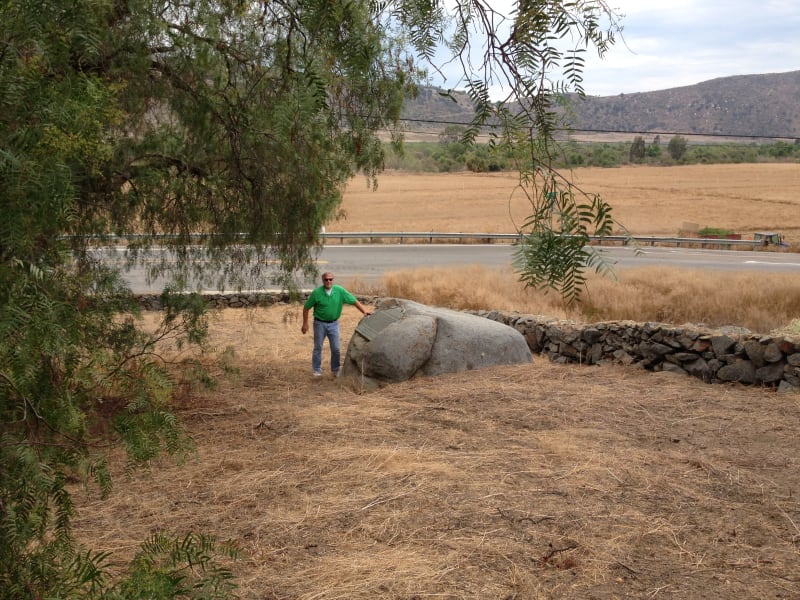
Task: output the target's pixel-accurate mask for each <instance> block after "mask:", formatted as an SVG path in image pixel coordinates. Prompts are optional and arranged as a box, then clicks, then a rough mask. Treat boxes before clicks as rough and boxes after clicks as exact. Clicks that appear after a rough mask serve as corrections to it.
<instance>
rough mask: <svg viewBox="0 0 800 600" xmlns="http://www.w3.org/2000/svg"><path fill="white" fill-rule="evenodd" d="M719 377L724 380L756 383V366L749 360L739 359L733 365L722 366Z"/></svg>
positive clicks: (718, 373) (718, 372)
mask: <svg viewBox="0 0 800 600" xmlns="http://www.w3.org/2000/svg"><path fill="white" fill-rule="evenodd" d="M717 377H718V378H719V379H721V380H722V381H738V382H739V383H754V382H755V380H756V368H755V367H754V366H753V363H751V362H750V361H749V360H737V361H736V362H734V363H733V364H731V365H725V366H724V367H720V369H719V371H717Z"/></svg>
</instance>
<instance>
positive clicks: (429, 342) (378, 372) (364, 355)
mask: <svg viewBox="0 0 800 600" xmlns="http://www.w3.org/2000/svg"><path fill="white" fill-rule="evenodd" d="M532 360H533V359H532V357H531V351H530V349H529V348H528V344H527V342H526V341H525V338H524V337H523V335H522V334H521V333H520V332H519V331H517V330H516V329H514V328H513V327H509V326H508V325H504V324H503V323H499V322H497V321H491V320H489V319H486V318H484V317H478V316H475V315H470V314H466V313H461V312H458V311H454V310H449V309H446V308H434V307H430V306H426V305H424V304H419V303H417V302H412V301H410V300H403V299H398V298H389V299H384V300H381V301H380V302H378V303H377V305H376V311H375V313H374V314H373V315H370V316H368V317H365V318H364V319H362V320H361V322H360V323H359V324H358V327H356V330H355V332H354V333H353V336H352V338H351V339H350V344H349V346H348V348H347V354H346V356H345V360H344V366H343V368H342V374H343V375H344V376H345V377H355V378H358V379H360V380H361V381H362V383H364V384H366V385H367V386H368V387H375V386H379V385H382V384H385V383H388V382H396V381H405V380H407V379H411V378H412V377H415V376H419V375H427V376H430V375H438V374H440V373H455V372H459V371H468V370H471V369H481V368H484V367H490V366H494V365H508V364H518V363H529V362H531V361H532Z"/></svg>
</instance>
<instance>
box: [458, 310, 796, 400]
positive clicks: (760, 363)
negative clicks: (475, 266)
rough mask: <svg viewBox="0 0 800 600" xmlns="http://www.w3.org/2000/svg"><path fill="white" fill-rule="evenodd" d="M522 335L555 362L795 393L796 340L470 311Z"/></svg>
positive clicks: (721, 331)
mask: <svg viewBox="0 0 800 600" xmlns="http://www.w3.org/2000/svg"><path fill="white" fill-rule="evenodd" d="M471 312H472V313H473V314H478V315H481V316H484V317H486V318H488V319H492V320H494V321H500V322H501V323H505V324H506V325H509V326H511V327H514V328H515V329H516V330H517V331H519V332H520V333H522V335H524V336H525V339H526V340H527V341H528V346H529V347H530V349H531V352H533V353H534V354H542V355H545V356H547V357H549V359H550V360H552V361H555V362H559V363H580V364H587V365H599V364H603V363H609V362H614V363H621V364H625V365H638V366H640V367H643V368H645V369H648V370H651V371H669V372H672V373H681V374H685V375H691V376H693V377H699V378H700V379H702V380H703V381H706V382H708V383H719V382H738V383H742V384H747V385H761V386H769V387H774V388H776V389H777V390H778V391H795V392H797V391H800V337H796V336H793V337H787V336H780V337H772V336H769V335H758V334H753V333H749V332H747V333H745V332H738V331H737V330H736V329H735V328H731V329H730V330H708V329H702V328H695V327H692V326H675V325H668V324H664V323H636V322H633V321H609V322H604V323H592V324H588V325H578V324H576V323H573V322H572V321H560V320H556V319H552V318H548V317H543V316H533V315H524V314H519V313H510V312H501V311H471Z"/></svg>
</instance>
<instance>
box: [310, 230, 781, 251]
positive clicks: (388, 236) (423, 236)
mask: <svg viewBox="0 0 800 600" xmlns="http://www.w3.org/2000/svg"><path fill="white" fill-rule="evenodd" d="M320 235H321V237H322V239H323V240H324V241H327V240H339V242H340V243H342V244H343V243H344V241H345V240H346V239H347V240H353V239H358V240H368V242H369V243H370V244H371V243H374V242H375V241H376V240H399V242H400V243H401V244H402V243H404V242H405V241H406V240H427V242H428V243H431V244H432V243H433V241H434V240H460V241H462V242H463V241H464V240H485V241H486V243H489V244H491V243H492V242H494V241H503V242H511V243H514V242H518V241H519V239H520V238H521V237H522V236H521V234H519V233H480V232H477V233H450V232H444V231H428V232H422V231H338V232H335V231H331V232H325V233H322V234H320ZM589 239H590V240H591V241H592V242H599V243H612V244H614V243H619V244H622V245H623V246H627V245H628V244H630V243H631V242H634V243H636V244H639V245H648V244H649V245H650V246H655V245H656V244H674V245H676V246H678V247H680V246H681V245H682V244H683V245H690V244H691V245H695V246H696V245H698V244H699V245H700V246H701V247H706V246H731V247H733V246H739V247H748V248H757V247H760V246H765V245H766V244H764V242H762V241H756V240H729V239H722V238H684V237H655V236H624V235H606V236H589Z"/></svg>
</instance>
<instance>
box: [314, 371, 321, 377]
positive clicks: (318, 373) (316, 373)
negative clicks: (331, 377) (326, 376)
mask: <svg viewBox="0 0 800 600" xmlns="http://www.w3.org/2000/svg"><path fill="white" fill-rule="evenodd" d="M314 377H322V373H320V372H319V371H314Z"/></svg>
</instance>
